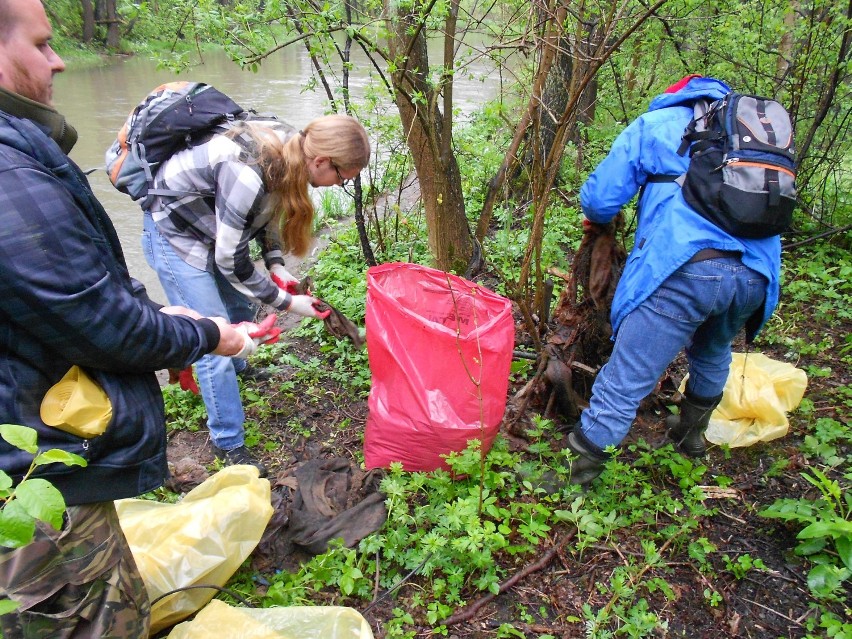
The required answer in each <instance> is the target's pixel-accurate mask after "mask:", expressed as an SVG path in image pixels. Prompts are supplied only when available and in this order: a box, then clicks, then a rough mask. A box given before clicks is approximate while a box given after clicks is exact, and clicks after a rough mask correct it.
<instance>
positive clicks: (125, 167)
mask: <svg viewBox="0 0 852 639" xmlns="http://www.w3.org/2000/svg"><path fill="white" fill-rule="evenodd" d="M249 115H250V113H249V112H247V111H246V110H245V109H243V108H242V107H241V106H240V105H239V104H237V103H236V102H234V101H233V100H232V99H231V98H229V97H228V96H227V95H225V94H224V93H222V92H221V91H218V90H217V89H214V88H213V87H212V86H210V85H208V84H204V83H203V82H185V81H183V82H169V83H167V84H163V85H161V86H159V87H157V88H156V89H154V90H153V91H151V92H150V93H149V94H148V95H147V96H145V99H144V100H142V102H141V103H139V105H138V106H136V108H134V109H133V111H132V112H131V113H130V115H129V116H128V118H127V121H126V122H125V123H124V126H123V127H122V129H121V131H119V133H118V137H117V138H116V140H115V141H114V142H113V143H112V145H111V146H110V148H109V149H107V152H106V169H107V174H108V175H109V179H110V182H112V184H113V185H114V186H115V188H117V189H118V190H119V191H121V192H123V193H127V194H128V195H129V196H130V197H132V198H133V199H134V200H142V199H144V198H146V197H147V196H148V195H149V194H152V195H185V194H183V193H173V192H171V191H160V190H156V191H155V190H154V189H153V188H152V186H153V182H154V175H156V173H157V168H158V167H159V165H160V163H161V162H163V161H164V160H166V159H168V158H169V157H171V156H172V154H174V153H175V152H177V151H178V150H180V149H181V148H185V147H186V146H189V145H191V144H192V143H193V142H198V141H199V140H200V139H201V138H202V137H205V136H208V135H209V134H211V133H212V132H215V131H216V130H225V129H224V128H223V125H224V124H225V123H227V122H229V121H233V120H235V119H246V118H247V117H248V116H249Z"/></svg>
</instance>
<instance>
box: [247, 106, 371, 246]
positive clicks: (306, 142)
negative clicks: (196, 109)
mask: <svg viewBox="0 0 852 639" xmlns="http://www.w3.org/2000/svg"><path fill="white" fill-rule="evenodd" d="M243 131H246V132H247V133H248V134H249V135H250V136H251V138H252V139H253V140H254V142H255V145H256V149H257V156H256V157H257V163H258V165H259V166H260V168H261V171H262V173H263V178H264V182H265V185H266V192H267V203H266V210H267V211H271V212H272V214H273V220H277V222H278V228H279V230H280V235H281V241H282V242H283V244H284V248H285V249H286V250H288V251H290V252H291V253H293V254H294V255H298V256H303V255H305V253H307V252H308V248H309V247H310V242H311V231H312V224H313V219H314V204H313V202H312V201H311V198H310V195H309V194H308V182H309V179H310V174H309V173H308V167H307V161H309V160H312V159H314V158H317V157H328V158H329V159H330V160H331V162H332V163H333V164H334V166H336V167H337V168H338V169H343V170H344V171H349V170H353V169H359V170H360V169H363V168H364V167H365V166H367V163H368V162H369V161H370V140H369V138H368V137H367V132H366V131H365V130H364V127H363V126H361V123H360V122H358V120H356V119H355V118H353V117H350V116H348V115H326V116H323V117H321V118H317V119H316V120H313V121H312V122H310V123H309V124H308V125H307V126H306V127H305V128H304V129H303V130H302V131H299V132H298V133H296V134H295V135H293V136H292V137H291V138H290V139H288V140H287V141H286V142H284V143H282V142H281V139H280V138H279V137H278V136H277V135H275V134H274V131H273V129H271V128H269V127H264V126H258V125H254V124H251V123H245V124H242V125H238V126H236V127H234V133H235V134H239V133H241V132H243Z"/></svg>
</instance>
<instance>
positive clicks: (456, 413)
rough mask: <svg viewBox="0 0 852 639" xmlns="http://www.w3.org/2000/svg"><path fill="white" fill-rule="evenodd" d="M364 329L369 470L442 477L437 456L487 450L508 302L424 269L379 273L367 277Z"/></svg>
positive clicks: (500, 379) (500, 403)
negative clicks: (395, 465)
mask: <svg viewBox="0 0 852 639" xmlns="http://www.w3.org/2000/svg"><path fill="white" fill-rule="evenodd" d="M366 328H367V350H368V353H369V358H370V371H371V373H372V388H371V389H370V398H369V401H368V407H369V415H368V417H367V426H366V431H365V433H364V461H365V462H366V466H367V468H386V467H388V466H389V465H390V463H391V462H394V461H399V462H402V465H403V468H404V469H405V470H408V471H430V470H435V469H437V468H444V469H447V468H448V467H447V465H446V462H445V460H444V459H442V458H441V455H447V454H449V453H450V452H452V451H462V450H464V449H465V448H467V442H468V440H470V439H478V440H480V441H481V442H482V446H483V448H484V450H486V451H487V450H489V449H490V448H491V444H492V443H493V442H494V438H495V437H496V436H497V431H498V430H499V428H500V422H501V420H502V419H503V413H504V411H505V409H506V393H507V390H508V385H509V367H510V365H511V362H512V350H513V349H514V346H515V324H514V320H513V318H512V304H511V302H510V301H509V300H508V299H506V298H505V297H502V296H500V295H497V294H496V293H494V292H492V291H489V290H488V289H486V288H483V287H481V286H479V285H477V284H474V283H473V282H469V281H467V280H465V279H462V278H460V277H457V276H455V275H451V274H448V273H444V272H443V271H438V270H435V269H432V268H428V267H426V266H419V265H417V264H400V263H393V264H382V265H380V266H374V267H372V268H371V269H369V270H368V271H367V317H366ZM477 382H479V385H478V387H477Z"/></svg>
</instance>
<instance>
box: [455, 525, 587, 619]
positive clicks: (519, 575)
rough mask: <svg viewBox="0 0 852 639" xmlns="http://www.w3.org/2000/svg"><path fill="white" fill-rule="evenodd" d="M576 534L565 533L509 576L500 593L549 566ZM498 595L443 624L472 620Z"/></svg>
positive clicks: (471, 605) (476, 603)
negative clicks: (539, 554)
mask: <svg viewBox="0 0 852 639" xmlns="http://www.w3.org/2000/svg"><path fill="white" fill-rule="evenodd" d="M576 534H577V530H576V529H574V530H572V531H571V532H570V533H568V534H567V535H565V537H563V538H562V540H561V541H560V542H559V543H557V544H554V545H553V546H552V547H551V548H550V549H549V550H548V551H547V552H546V553H544V555H542V557H541V559H539V560H538V561H537V562H535V563H534V564H529V565H527V566H526V567H525V568H524V569H523V570H521V571H520V572H516V573H515V574H514V575H512V576H511V577H509V578H508V579H507V580H506V581H504V582H503V583H502V584H500V589H499V592H498V594H501V593H504V592H506V591H507V590H509V589H510V588H512V587H513V586H514V585H515V584H516V583H518V582H519V581H521V580H522V579H523V578H524V577H526V576H528V575H531V574H532V573H534V572H536V571H538V570H541V569H542V568H544V567H545V566H547V564H549V563H550V562H551V561H552V560H553V558H554V557H556V556H557V555H558V553H559V550H560V549H561V548H562V547H563V546H564V545H565V544H567V543H568V542H569V541H571V540H572V539H574V536H575V535H576ZM496 596H497V595H494V594H490V593H489V594H487V595H485V596H484V597H482V598H480V599H478V600H476V601H474V602H473V603H472V604H470V605H469V606H465V608H464V609H462V610H460V611H459V612H457V613H455V614H453V615H451V616H449V617H447V618H446V619H444V620H443V621H442V622H441V625H443V626H454V625H455V624H457V623H461V622H463V621H470V619H471V618H472V617H474V616H475V615H476V613H477V611H478V610H479V609H480V608H482V607H483V606H484V605H485V604H487V603H488V602H490V601H491V600H492V599H494V598H495V597H496Z"/></svg>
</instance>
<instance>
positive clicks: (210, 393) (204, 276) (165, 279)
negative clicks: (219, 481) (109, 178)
mask: <svg viewBox="0 0 852 639" xmlns="http://www.w3.org/2000/svg"><path fill="white" fill-rule="evenodd" d="M142 250H143V251H144V253H145V259H146V260H147V262H148V265H149V266H150V267H151V268H152V269H154V271H155V272H156V273H157V276H158V277H159V279H160V284H162V286H163V290H164V291H165V293H166V297H168V299H169V303H170V304H173V305H176V306H186V307H187V308H191V309H192V310H194V311H198V312H199V313H201V314H202V315H204V316H205V317H225V318H228V320H229V321H230V322H231V323H234V324H236V323H238V322H247V321H252V320H253V319H254V310H255V309H254V307H253V305H252V304H251V303H250V302H249V301H248V300H247V299H246V298H245V297H244V296H242V295H241V294H240V293H238V292H237V291H236V289H234V287H233V286H231V284H230V283H228V281H227V280H226V279H225V278H224V276H223V275H222V274H221V273H220V272H219V271H218V270H217V271H215V273H210V272H208V271H202V270H199V269H197V268H195V267H194V266H190V265H189V264H187V263H186V262H184V261H183V260H182V259H181V258H180V257H179V256H178V255H177V254H176V253H175V252H174V250H173V249H172V247H171V245H170V244H169V242H168V240H166V239H165V238H163V237H162V236H161V235H160V233H159V231H158V230H157V226H156V224H155V223H154V220H153V218H152V217H151V215H150V214H148V213H146V214H145V216H144V222H143V229H142ZM245 365H246V364H245V360H234V359H232V358H230V357H220V356H218V355H205V356H204V357H202V358H201V359H200V360H198V361H197V362H196V363H195V372H196V375H197V376H198V386H199V388H200V389H201V397H202V398H203V399H204V406H205V407H206V408H207V428H208V429H209V430H210V439H211V440H212V441H213V444H214V445H215V446H217V447H219V448H221V449H222V450H232V449H234V448H237V447H239V446H242V445H243V444H244V443H245V431H244V429H243V421H244V419H245V414H244V413H243V405H242V401H241V399H240V387H239V383H238V382H237V371H238V370H242V369H243V368H245Z"/></svg>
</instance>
